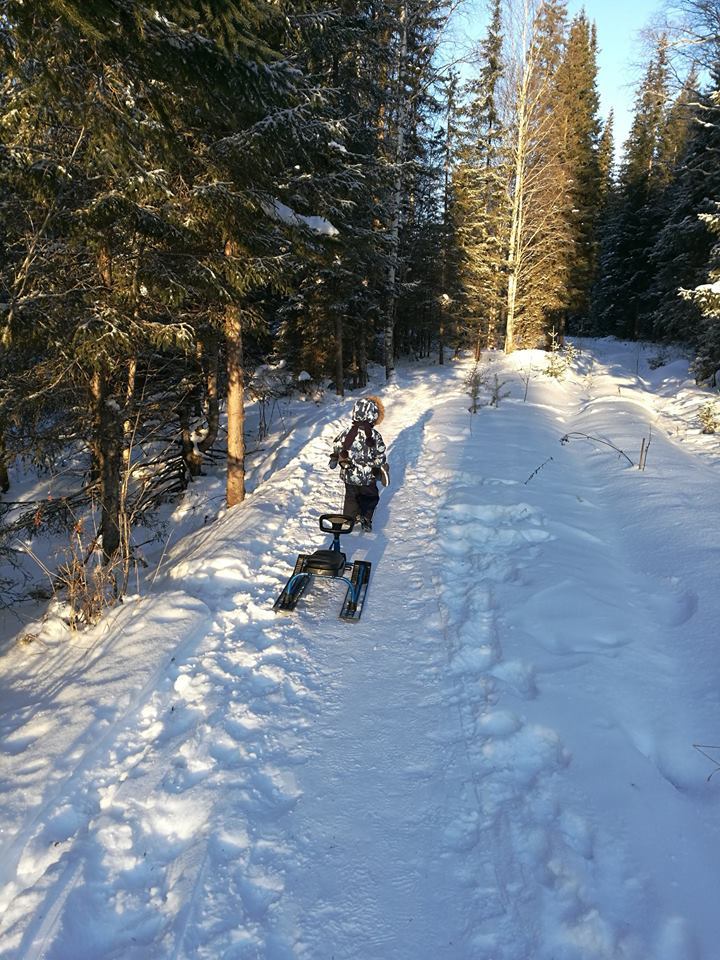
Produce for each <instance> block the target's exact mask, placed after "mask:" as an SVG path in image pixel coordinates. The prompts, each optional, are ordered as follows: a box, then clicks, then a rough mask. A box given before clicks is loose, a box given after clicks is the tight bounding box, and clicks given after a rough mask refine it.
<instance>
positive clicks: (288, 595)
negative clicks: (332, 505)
mask: <svg viewBox="0 0 720 960" xmlns="http://www.w3.org/2000/svg"><path fill="white" fill-rule="evenodd" d="M354 526H355V520H354V519H353V517H347V516H345V515H344V514H342V513H324V514H323V515H322V516H321V517H320V529H321V530H322V531H323V533H332V535H333V542H332V544H331V545H330V548H329V549H327V550H316V551H315V553H301V554H300V556H299V557H298V558H297V561H296V563H295V569H294V570H293V573H292V576H291V577H290V579H289V580H288V582H287V583H286V584H285V587H284V589H283V591H282V593H281V594H280V596H279V597H278V598H277V600H276V601H275V604H274V606H273V609H274V610H277V611H280V612H281V613H292V611H293V610H294V609H295V607H296V606H297V603H298V600H299V599H300V597H302V595H303V594H304V593H305V591H306V590H307V588H308V586H309V585H310V581H311V579H312V578H313V577H331V578H332V579H334V580H344V581H345V583H346V584H347V592H346V594H345V599H344V600H343V605H342V608H341V610H340V619H341V620H349V621H354V620H359V619H360V614H361V613H362V608H363V603H364V602H365V594H366V593H367V588H368V583H369V581H370V564H369V563H368V561H367V560H355V561H354V562H351V561H349V560H348V559H347V557H346V556H345V554H344V553H343V552H342V551H341V549H340V535H341V534H344V533H350V532H351V531H352V529H353V527H354Z"/></svg>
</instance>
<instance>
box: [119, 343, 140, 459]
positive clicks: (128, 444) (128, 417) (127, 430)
mask: <svg viewBox="0 0 720 960" xmlns="http://www.w3.org/2000/svg"><path fill="white" fill-rule="evenodd" d="M136 380H137V357H133V358H132V359H131V360H130V361H129V363H128V378H127V389H126V391H125V419H124V421H123V453H122V457H123V468H124V469H125V471H126V472H127V471H128V470H129V469H130V460H131V455H132V445H133V438H134V432H135V425H134V420H133V416H132V414H133V407H134V405H135V382H136Z"/></svg>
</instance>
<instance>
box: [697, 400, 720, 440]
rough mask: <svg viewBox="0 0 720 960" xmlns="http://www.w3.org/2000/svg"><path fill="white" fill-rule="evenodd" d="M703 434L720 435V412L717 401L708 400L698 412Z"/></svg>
mask: <svg viewBox="0 0 720 960" xmlns="http://www.w3.org/2000/svg"><path fill="white" fill-rule="evenodd" d="M698 419H699V420H700V423H701V424H702V431H701V432H702V433H720V410H718V407H717V401H716V400H706V401H705V403H704V404H703V405H702V406H701V407H700V410H699V411H698Z"/></svg>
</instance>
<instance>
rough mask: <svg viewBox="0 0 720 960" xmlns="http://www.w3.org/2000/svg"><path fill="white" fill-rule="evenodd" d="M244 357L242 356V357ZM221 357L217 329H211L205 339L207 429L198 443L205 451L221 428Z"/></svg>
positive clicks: (205, 451)
mask: <svg viewBox="0 0 720 960" xmlns="http://www.w3.org/2000/svg"><path fill="white" fill-rule="evenodd" d="M241 359H242V357H241ZM219 364H220V357H219V344H218V338H217V334H216V333H215V331H214V330H213V331H211V332H210V333H209V334H208V336H207V337H206V339H205V396H206V399H207V431H206V433H205V436H204V437H203V438H202V440H201V441H200V442H199V443H198V449H199V450H201V451H202V452H203V453H207V451H208V450H209V449H210V448H211V447H212V445H213V444H214V443H215V441H216V440H217V435H218V430H219V428H220V396H219V394H218V371H219Z"/></svg>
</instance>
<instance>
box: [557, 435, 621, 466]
mask: <svg viewBox="0 0 720 960" xmlns="http://www.w3.org/2000/svg"><path fill="white" fill-rule="evenodd" d="M578 438H580V439H582V440H592V441H594V442H595V443H604V444H605V446H606V447H611V448H612V449H613V450H614V451H615V452H616V453H618V454H619V455H620V456H621V457H625V459H626V460H627V462H628V463H629V464H630V466H631V467H634V466H635V464H634V463H633V461H632V460H631V459H630V457H629V456H628V455H627V454H626V453H625V451H624V450H621V449H620V447H616V446H615V444H614V443H611V442H610V441H609V440H603V439H602V437H591V436H589V434H587V433H579V432H577V431H576V432H574V433H566V434H565V436H564V437H560V443H570V441H571V440H576V439H578Z"/></svg>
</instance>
